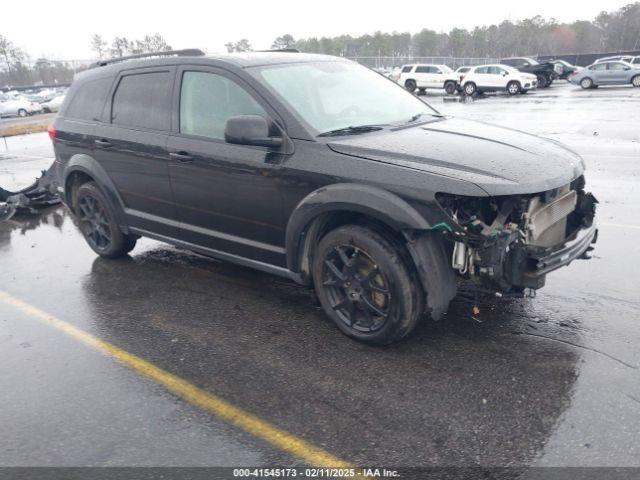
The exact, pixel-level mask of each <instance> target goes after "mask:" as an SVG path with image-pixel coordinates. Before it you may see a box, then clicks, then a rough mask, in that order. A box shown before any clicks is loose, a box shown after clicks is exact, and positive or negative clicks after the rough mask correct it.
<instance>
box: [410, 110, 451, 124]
mask: <svg viewBox="0 0 640 480" xmlns="http://www.w3.org/2000/svg"><path fill="white" fill-rule="evenodd" d="M424 115H429V116H430V117H436V118H442V117H444V115H441V114H440V113H424V112H422V113H416V114H415V115H414V116H413V117H411V118H410V119H409V120H407V123H411V122H415V121H416V120H418V119H419V118H421V117H423V116H424Z"/></svg>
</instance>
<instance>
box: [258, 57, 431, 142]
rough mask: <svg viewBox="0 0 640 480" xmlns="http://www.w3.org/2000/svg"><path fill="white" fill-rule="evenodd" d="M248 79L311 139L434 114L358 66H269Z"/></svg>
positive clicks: (418, 101)
mask: <svg viewBox="0 0 640 480" xmlns="http://www.w3.org/2000/svg"><path fill="white" fill-rule="evenodd" d="M252 74H253V75H254V76H255V77H257V78H258V79H259V80H260V81H261V82H262V83H264V84H266V86H267V87H268V88H269V89H270V90H271V91H272V92H273V93H274V94H275V95H277V96H278V97H279V98H280V99H282V101H283V102H285V103H286V104H287V105H288V106H289V107H290V108H291V109H292V110H293V111H294V112H295V113H296V114H297V116H298V118H299V119H300V120H302V121H303V122H304V123H306V124H307V125H308V126H310V127H311V128H312V129H313V130H314V131H315V132H314V133H315V134H321V133H326V132H330V131H333V130H337V129H343V128H348V127H357V126H364V125H389V124H397V123H401V122H409V121H411V120H416V119H418V118H420V116H421V115H438V112H437V111H436V110H435V109H433V108H431V107H430V106H429V105H427V104H426V103H424V102H422V101H421V100H419V99H418V98H416V97H415V96H413V95H412V94H410V93H409V92H407V91H406V90H405V89H404V88H402V87H400V86H399V85H397V84H395V83H394V82H392V81H390V80H388V79H386V78H385V77H383V76H381V75H379V74H377V73H375V72H373V71H372V70H370V69H368V68H366V67H363V66H361V65H358V64H357V63H352V62H313V63H296V64H286V65H269V66H265V67H260V68H256V69H254V70H253V71H252Z"/></svg>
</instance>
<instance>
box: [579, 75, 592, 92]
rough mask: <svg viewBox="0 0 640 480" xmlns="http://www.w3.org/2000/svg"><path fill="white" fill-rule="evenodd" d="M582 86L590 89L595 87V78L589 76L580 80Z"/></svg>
mask: <svg viewBox="0 0 640 480" xmlns="http://www.w3.org/2000/svg"><path fill="white" fill-rule="evenodd" d="M580 86H581V87H582V88H583V89H584V90H588V89H589V88H592V87H593V80H591V79H590V78H589V77H585V78H583V79H582V80H580Z"/></svg>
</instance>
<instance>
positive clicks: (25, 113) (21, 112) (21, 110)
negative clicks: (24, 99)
mask: <svg viewBox="0 0 640 480" xmlns="http://www.w3.org/2000/svg"><path fill="white" fill-rule="evenodd" d="M27 115H29V113H28V112H27V111H26V110H25V109H24V108H21V109H20V110H18V116H19V117H26V116H27Z"/></svg>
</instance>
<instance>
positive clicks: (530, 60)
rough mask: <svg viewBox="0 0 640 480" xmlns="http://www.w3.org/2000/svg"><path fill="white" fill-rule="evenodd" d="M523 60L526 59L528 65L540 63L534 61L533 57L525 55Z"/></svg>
mask: <svg viewBox="0 0 640 480" xmlns="http://www.w3.org/2000/svg"><path fill="white" fill-rule="evenodd" d="M524 60H526V61H527V62H529V65H540V64H539V63H538V62H536V61H535V60H534V59H533V58H528V57H525V58H524Z"/></svg>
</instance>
